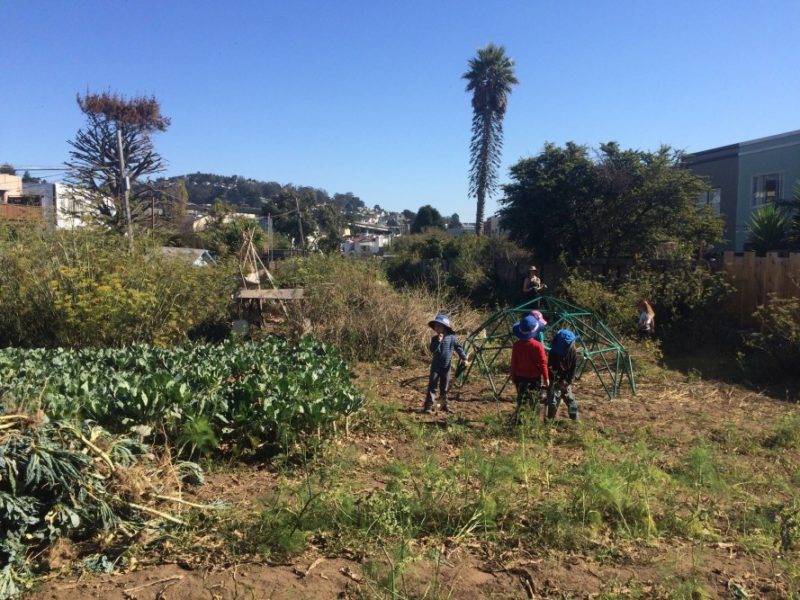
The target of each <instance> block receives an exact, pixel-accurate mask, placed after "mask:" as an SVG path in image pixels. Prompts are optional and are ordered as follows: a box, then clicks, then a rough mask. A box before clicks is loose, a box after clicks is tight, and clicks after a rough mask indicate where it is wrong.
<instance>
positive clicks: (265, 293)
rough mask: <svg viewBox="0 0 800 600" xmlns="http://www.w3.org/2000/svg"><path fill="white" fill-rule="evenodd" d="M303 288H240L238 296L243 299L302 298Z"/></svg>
mask: <svg viewBox="0 0 800 600" xmlns="http://www.w3.org/2000/svg"><path fill="white" fill-rule="evenodd" d="M304 293H305V290H304V289H303V288H286V289H282V290H275V289H269V290H239V291H238V292H236V297H237V298H240V299H242V300H248V299H249V300H302V299H303V297H304Z"/></svg>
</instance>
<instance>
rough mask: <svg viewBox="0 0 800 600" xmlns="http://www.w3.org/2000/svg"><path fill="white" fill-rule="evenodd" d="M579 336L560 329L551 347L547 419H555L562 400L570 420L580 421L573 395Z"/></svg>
mask: <svg viewBox="0 0 800 600" xmlns="http://www.w3.org/2000/svg"><path fill="white" fill-rule="evenodd" d="M576 339H578V338H577V336H576V335H575V334H574V333H573V332H572V331H570V330H569V329H559V330H558V332H557V333H556V336H555V337H554V338H553V342H552V344H551V345H550V353H549V354H548V357H547V358H548V361H547V362H548V365H549V367H550V389H549V390H548V392H547V418H548V419H555V417H556V414H557V413H558V405H559V404H561V398H562V397H563V398H564V402H565V403H566V405H567V409H568V411H569V418H570V419H572V420H573V421H576V420H577V419H578V402H577V401H576V400H575V396H574V395H573V393H572V380H573V378H574V377H575V371H576V370H577V368H578V352H577V350H576V349H575V340H576Z"/></svg>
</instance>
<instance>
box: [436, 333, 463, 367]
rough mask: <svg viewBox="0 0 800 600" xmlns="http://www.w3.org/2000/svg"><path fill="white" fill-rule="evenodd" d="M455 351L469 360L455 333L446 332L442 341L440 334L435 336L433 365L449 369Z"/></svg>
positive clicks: (460, 356)
mask: <svg viewBox="0 0 800 600" xmlns="http://www.w3.org/2000/svg"><path fill="white" fill-rule="evenodd" d="M453 351H455V352H456V354H458V356H459V358H461V360H467V353H466V352H464V348H462V347H461V344H459V343H458V338H456V334H455V333H445V334H444V337H443V338H442V341H441V342H440V341H439V336H436V335H435V336H433V338H431V352H432V353H433V357H432V358H431V365H432V366H433V367H435V368H437V369H449V368H450V363H451V362H452V360H453Z"/></svg>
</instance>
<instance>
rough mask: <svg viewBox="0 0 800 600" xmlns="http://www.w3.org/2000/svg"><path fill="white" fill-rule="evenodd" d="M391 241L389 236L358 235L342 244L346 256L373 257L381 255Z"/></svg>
mask: <svg viewBox="0 0 800 600" xmlns="http://www.w3.org/2000/svg"><path fill="white" fill-rule="evenodd" d="M391 240H392V238H391V237H390V236H388V235H368V234H367V235H364V234H356V235H354V236H353V237H351V238H349V239H348V240H347V241H344V242H342V245H341V250H342V254H344V255H345V256H373V255H377V254H380V253H381V252H382V250H383V248H384V246H386V245H388V244H389V242H390V241H391Z"/></svg>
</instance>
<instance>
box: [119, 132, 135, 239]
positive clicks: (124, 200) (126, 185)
mask: <svg viewBox="0 0 800 600" xmlns="http://www.w3.org/2000/svg"><path fill="white" fill-rule="evenodd" d="M117 151H118V152H119V176H120V178H121V180H122V181H120V187H121V188H122V205H123V207H124V209H125V223H126V225H127V229H128V247H129V249H130V251H131V253H133V227H131V205H130V203H129V202H128V193H129V192H130V187H131V183H130V180H129V179H128V177H127V176H126V175H125V154H124V153H123V151H122V130H121V129H120V128H119V125H117Z"/></svg>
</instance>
